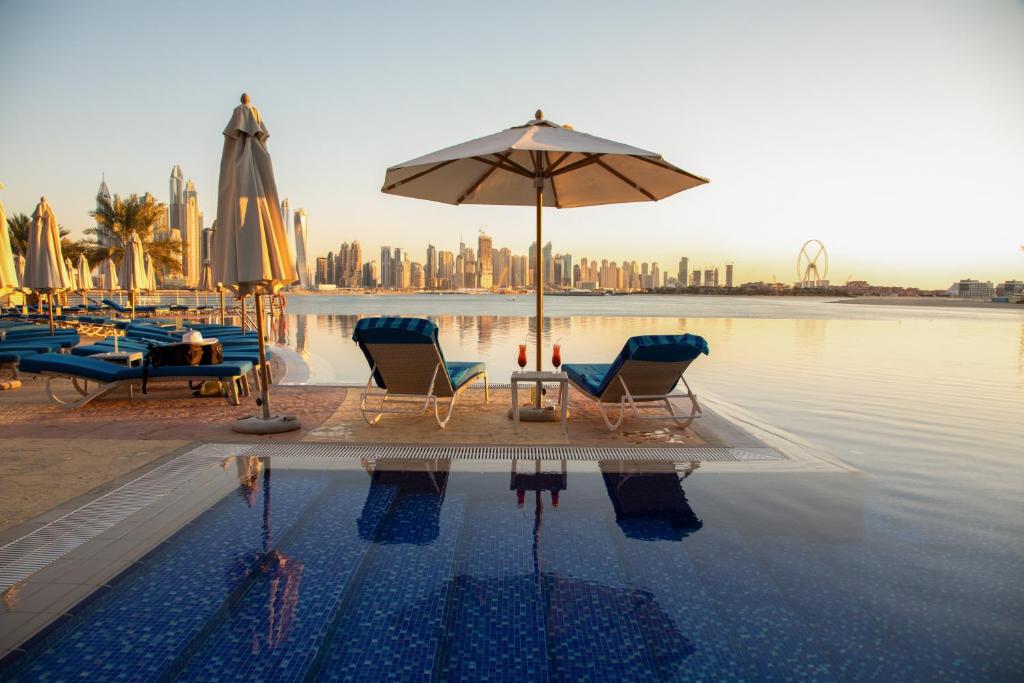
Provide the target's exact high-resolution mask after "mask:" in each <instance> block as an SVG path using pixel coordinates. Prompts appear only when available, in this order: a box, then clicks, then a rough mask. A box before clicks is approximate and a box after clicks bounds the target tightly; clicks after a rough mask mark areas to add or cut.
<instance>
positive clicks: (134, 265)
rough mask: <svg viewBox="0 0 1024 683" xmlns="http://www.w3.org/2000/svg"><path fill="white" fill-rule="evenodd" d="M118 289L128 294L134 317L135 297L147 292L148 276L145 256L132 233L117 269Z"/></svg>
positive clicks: (138, 241) (136, 237)
mask: <svg viewBox="0 0 1024 683" xmlns="http://www.w3.org/2000/svg"><path fill="white" fill-rule="evenodd" d="M117 280H118V283H119V284H120V287H119V289H122V290H124V291H126V292H128V305H129V306H130V307H131V309H132V313H131V317H132V318H134V317H135V297H136V296H138V293H139V292H140V291H148V290H149V276H148V275H147V274H146V261H145V254H144V250H143V248H142V240H141V239H139V235H138V233H134V232H133V233H132V234H131V237H130V238H129V239H128V241H127V242H125V245H124V258H122V259H121V263H120V264H119V265H118V268H117Z"/></svg>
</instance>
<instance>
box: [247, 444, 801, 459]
mask: <svg viewBox="0 0 1024 683" xmlns="http://www.w3.org/2000/svg"><path fill="white" fill-rule="evenodd" d="M248 452H250V453H254V454H256V455H262V456H272V457H278V458H281V457H284V458H288V457H295V458H346V459H360V458H370V459H375V460H392V459H393V460H536V459H540V460H570V461H576V462H597V461H599V460H629V461H638V462H643V461H653V460H657V461H662V462H664V461H682V462H750V461H761V460H784V459H785V458H784V457H783V456H782V455H780V454H779V453H777V452H776V451H774V450H772V449H770V448H733V447H719V446H681V447H678V448H673V447H658V448H653V447H629V448H603V447H586V446H378V445H373V444H311V443H304V444H284V443H275V444H256V445H253V446H250V447H249V450H248Z"/></svg>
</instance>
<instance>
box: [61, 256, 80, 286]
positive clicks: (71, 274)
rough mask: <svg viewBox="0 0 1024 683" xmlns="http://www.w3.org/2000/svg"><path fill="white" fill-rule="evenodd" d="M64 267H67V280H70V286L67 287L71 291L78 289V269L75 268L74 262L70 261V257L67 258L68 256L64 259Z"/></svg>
mask: <svg viewBox="0 0 1024 683" xmlns="http://www.w3.org/2000/svg"><path fill="white" fill-rule="evenodd" d="M64 267H65V268H67V271H68V280H70V281H71V286H70V287H68V289H69V290H71V291H77V290H78V271H77V270H75V266H74V264H72V263H71V259H69V258H66V259H64Z"/></svg>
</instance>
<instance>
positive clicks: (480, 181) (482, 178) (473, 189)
mask: <svg viewBox="0 0 1024 683" xmlns="http://www.w3.org/2000/svg"><path fill="white" fill-rule="evenodd" d="M510 154H512V150H509V151H507V152H505V156H504V157H501V158H499V159H498V161H499V162H501V161H504V160H505V159H507V158H508V156H509V155H510ZM498 168H499V166H491V167H490V168H488V169H487V170H486V171H484V174H483V175H482V176H480V177H479V178H477V179H476V182H474V183H473V184H472V185H470V186H469V189H468V190H466V191H465V192H463V193H462V194H461V195H460V196H459V198H458V199H456V200H455V204H456V205H458V204H461V203H462V202H464V201H466V197H468V196H469V195H471V194H473V193H474V192H476V191H477V188H479V187H480V186H481V185H483V182H484V181H485V180H487V179H488V178H489V177H491V174H492V173H494V172H495V171H496V170H498Z"/></svg>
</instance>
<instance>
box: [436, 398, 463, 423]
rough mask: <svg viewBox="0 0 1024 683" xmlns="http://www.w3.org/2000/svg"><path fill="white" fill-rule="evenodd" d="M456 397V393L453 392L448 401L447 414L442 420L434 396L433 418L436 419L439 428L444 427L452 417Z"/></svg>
mask: <svg viewBox="0 0 1024 683" xmlns="http://www.w3.org/2000/svg"><path fill="white" fill-rule="evenodd" d="M456 398H458V394H454V395H453V396H452V398H451V400H450V401H449V402H448V414H447V415H445V418H444V420H442V419H441V413H440V409H439V408H438V406H437V397H436V396H435V397H434V419H436V420H437V426H438V427H440V428H441V429H445V428H446V427H447V426H448V421H449V420H450V419H452V413H453V412H454V411H455V399H456Z"/></svg>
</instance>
